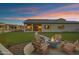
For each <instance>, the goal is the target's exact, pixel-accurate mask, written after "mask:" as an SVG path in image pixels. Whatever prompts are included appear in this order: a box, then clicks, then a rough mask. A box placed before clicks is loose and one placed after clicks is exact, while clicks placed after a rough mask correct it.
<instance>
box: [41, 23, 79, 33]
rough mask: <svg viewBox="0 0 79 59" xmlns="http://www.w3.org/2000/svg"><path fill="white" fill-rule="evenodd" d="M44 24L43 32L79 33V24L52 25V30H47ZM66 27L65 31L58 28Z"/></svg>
mask: <svg viewBox="0 0 79 59" xmlns="http://www.w3.org/2000/svg"><path fill="white" fill-rule="evenodd" d="M44 25H45V24H43V30H42V31H43V32H46V31H47V32H50V31H52V32H61V31H69V32H70V31H79V24H50V29H48V30H47V29H45V28H44ZM60 25H64V29H63V30H61V29H59V28H58V26H60Z"/></svg>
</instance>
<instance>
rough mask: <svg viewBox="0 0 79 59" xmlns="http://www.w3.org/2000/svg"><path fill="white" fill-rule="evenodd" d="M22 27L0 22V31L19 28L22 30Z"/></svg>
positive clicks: (10, 30)
mask: <svg viewBox="0 0 79 59" xmlns="http://www.w3.org/2000/svg"><path fill="white" fill-rule="evenodd" d="M23 28H24V26H23V25H13V24H5V23H0V32H12V31H20V30H23Z"/></svg>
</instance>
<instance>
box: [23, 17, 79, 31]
mask: <svg viewBox="0 0 79 59" xmlns="http://www.w3.org/2000/svg"><path fill="white" fill-rule="evenodd" d="M24 31H32V32H33V31H41V32H64V31H67V32H72V31H79V22H76V21H66V20H65V19H63V18H60V19H53V20H52V19H28V20H25V21H24Z"/></svg>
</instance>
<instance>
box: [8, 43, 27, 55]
mask: <svg viewBox="0 0 79 59" xmlns="http://www.w3.org/2000/svg"><path fill="white" fill-rule="evenodd" d="M27 44H28V43H27V42H24V43H20V44H16V45H13V46H11V47H9V48H8V49H9V50H10V51H11V52H12V53H13V54H14V55H24V51H23V49H24V47H25V45H27Z"/></svg>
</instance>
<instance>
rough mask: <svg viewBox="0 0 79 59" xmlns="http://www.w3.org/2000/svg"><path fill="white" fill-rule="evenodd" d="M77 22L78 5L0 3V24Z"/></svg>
mask: <svg viewBox="0 0 79 59" xmlns="http://www.w3.org/2000/svg"><path fill="white" fill-rule="evenodd" d="M59 18H64V19H66V20H67V21H79V4H78V3H0V22H3V23H8V24H23V21H24V20H27V19H52V20H53V19H59Z"/></svg>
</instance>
